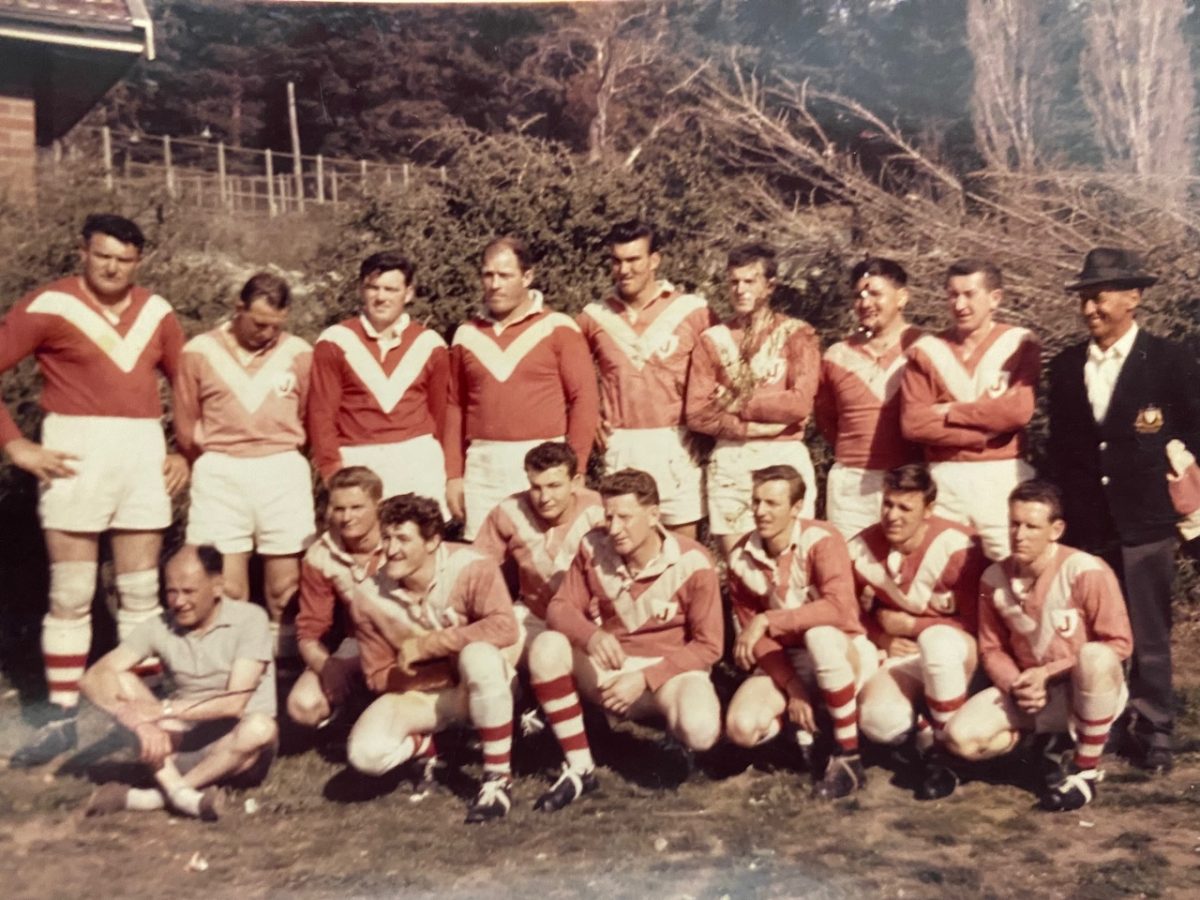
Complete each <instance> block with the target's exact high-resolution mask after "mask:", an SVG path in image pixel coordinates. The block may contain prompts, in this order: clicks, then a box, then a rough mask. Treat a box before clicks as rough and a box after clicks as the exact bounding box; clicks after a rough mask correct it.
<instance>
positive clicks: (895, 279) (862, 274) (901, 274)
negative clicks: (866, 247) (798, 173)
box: [850, 256, 908, 288]
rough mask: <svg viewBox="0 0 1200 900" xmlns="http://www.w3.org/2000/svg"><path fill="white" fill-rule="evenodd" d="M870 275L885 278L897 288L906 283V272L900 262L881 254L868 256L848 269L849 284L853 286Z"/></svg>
mask: <svg viewBox="0 0 1200 900" xmlns="http://www.w3.org/2000/svg"><path fill="white" fill-rule="evenodd" d="M871 276H877V277H879V278H886V279H887V280H888V281H890V282H891V283H892V284H893V285H895V286H896V287H898V288H899V287H904V286H905V285H907V284H908V273H907V272H906V271H904V266H902V265H900V263H898V262H896V261H895V260H894V259H887V258H886V257H883V256H868V257H867V258H866V259H864V260H863V261H862V262H860V263H858V264H857V265H855V266H854V268H853V269H851V270H850V285H851V287H853V286H854V285H856V284H858V283H859V282H860V281H862V280H863V279H864V278H870V277H871Z"/></svg>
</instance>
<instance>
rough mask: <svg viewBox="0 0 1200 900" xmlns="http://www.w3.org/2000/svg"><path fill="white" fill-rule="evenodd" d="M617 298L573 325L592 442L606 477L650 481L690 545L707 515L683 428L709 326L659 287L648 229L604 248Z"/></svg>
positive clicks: (687, 300)
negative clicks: (693, 365)
mask: <svg viewBox="0 0 1200 900" xmlns="http://www.w3.org/2000/svg"><path fill="white" fill-rule="evenodd" d="M605 243H606V244H607V245H608V252H609V265H610V267H611V269H612V279H613V284H614V286H615V288H616V296H614V297H609V298H608V299H606V300H603V301H601V302H599V303H589V304H588V305H587V306H586V307H585V308H584V310H583V312H582V313H580V315H579V327H580V328H581V329H583V336H584V337H585V338H587V342H588V346H589V347H590V348H591V351H592V356H593V357H595V360H596V367H597V368H598V369H599V372H600V397H601V404H602V416H603V418H602V421H601V426H600V432H599V437H600V440H601V445H602V447H603V449H604V466H605V469H606V471H609V472H615V471H616V470H617V469H624V468H633V469H639V470H641V471H644V472H649V473H650V475H651V476H652V477H653V478H654V481H655V483H656V484H657V485H658V490H659V496H660V497H661V499H662V507H661V510H660V515H661V517H662V523H663V524H664V525H666V526H667V527H668V528H671V529H672V530H674V531H677V532H679V533H680V534H683V535H686V536H687V537H691V538H694V537H695V536H696V523H697V522H698V521H699V520H700V518H701V517H702V516H703V515H704V498H703V495H702V493H701V488H700V481H701V470H700V464H699V462H698V461H697V460H696V459H695V458H694V455H693V453H694V451H693V448H692V446H691V441H690V440H689V437H688V431H687V428H686V427H685V423H684V396H685V393H686V390H687V378H688V365H689V361H690V359H691V355H692V348H693V347H694V346H695V344H696V341H697V340H699V338H700V335H701V333H702V332H703V331H704V330H705V329H706V328H708V327H709V325H711V324H713V322H712V316H711V315H710V313H709V310H708V305H707V303H706V302H705V300H704V298H703V297H700V296H697V295H696V294H684V293H680V292H679V291H677V290H675V288H674V287H673V286H672V285H671V284H670V283H668V282H666V281H659V280H658V277H657V276H658V267H659V265H660V264H661V262H662V254H661V252H660V248H659V237H658V233H657V232H656V231H655V230H654V229H653V228H652V227H651V226H650V225H648V224H646V223H645V222H639V221H636V220H634V221H630V222H623V223H621V224H619V225H615V226H613V228H612V230H611V231H609V233H608V237H607V238H605Z"/></svg>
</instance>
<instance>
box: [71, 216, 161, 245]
mask: <svg viewBox="0 0 1200 900" xmlns="http://www.w3.org/2000/svg"><path fill="white" fill-rule="evenodd" d="M81 234H82V235H83V242H84V243H85V244H86V243H88V242H89V241H91V239H92V235H93V234H107V235H108V236H109V237H110V238H114V239H116V240H118V241H120V242H121V243H122V244H130V245H131V246H134V247H137V251H138V253H141V252H142V248H143V247H145V246H146V236H145V235H144V234H142V229H140V228H138V227H137V223H135V222H133V221H131V220H129V219H127V218H125V217H124V216H118V215H114V214H113V213H92V214H91V215H90V216H88V217H87V218H86V219H84V220H83V229H82V231H81Z"/></svg>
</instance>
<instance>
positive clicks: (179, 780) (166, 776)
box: [154, 760, 204, 818]
mask: <svg viewBox="0 0 1200 900" xmlns="http://www.w3.org/2000/svg"><path fill="white" fill-rule="evenodd" d="M154 780H155V781H157V782H158V786H159V787H160V788H162V792H163V793H164V794H165V795H166V799H167V803H168V804H170V807H171V809H173V810H175V811H176V812H181V813H183V814H185V815H188V816H193V817H196V818H199V816H200V801H201V800H203V799H204V794H202V793H201V792H200V791H198V790H196V789H195V788H194V787H192V786H190V785H189V784H188V783H187V782H186V781H184V780H183V776H182V775H180V774H179V770H178V769H176V768H175V764H174V763H172V762H171V761H170V760H168V761H167V762H166V763H165V764H164V765H163V767H162V768H161V769H159V770H158V771H157V772H156V773H155V774H154Z"/></svg>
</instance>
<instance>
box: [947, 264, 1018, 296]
mask: <svg viewBox="0 0 1200 900" xmlns="http://www.w3.org/2000/svg"><path fill="white" fill-rule="evenodd" d="M976 272H979V273H981V274H982V275H983V284H984V287H986V288H987V289H988V290H989V291H998V290H1000V289H1001V288H1002V287H1004V276H1003V275H1001V274H1000V267H999V266H997V265H996V264H995V263H993V262H989V261H988V260H986V259H976V258H975V257H967V258H966V259H959V260H955V261H954V262H952V263H950V266H949V267H948V268H947V269H946V281H945V283H946V284H949V283H950V279H951V278H956V277H958V276H961V275H974V274H975V273H976Z"/></svg>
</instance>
